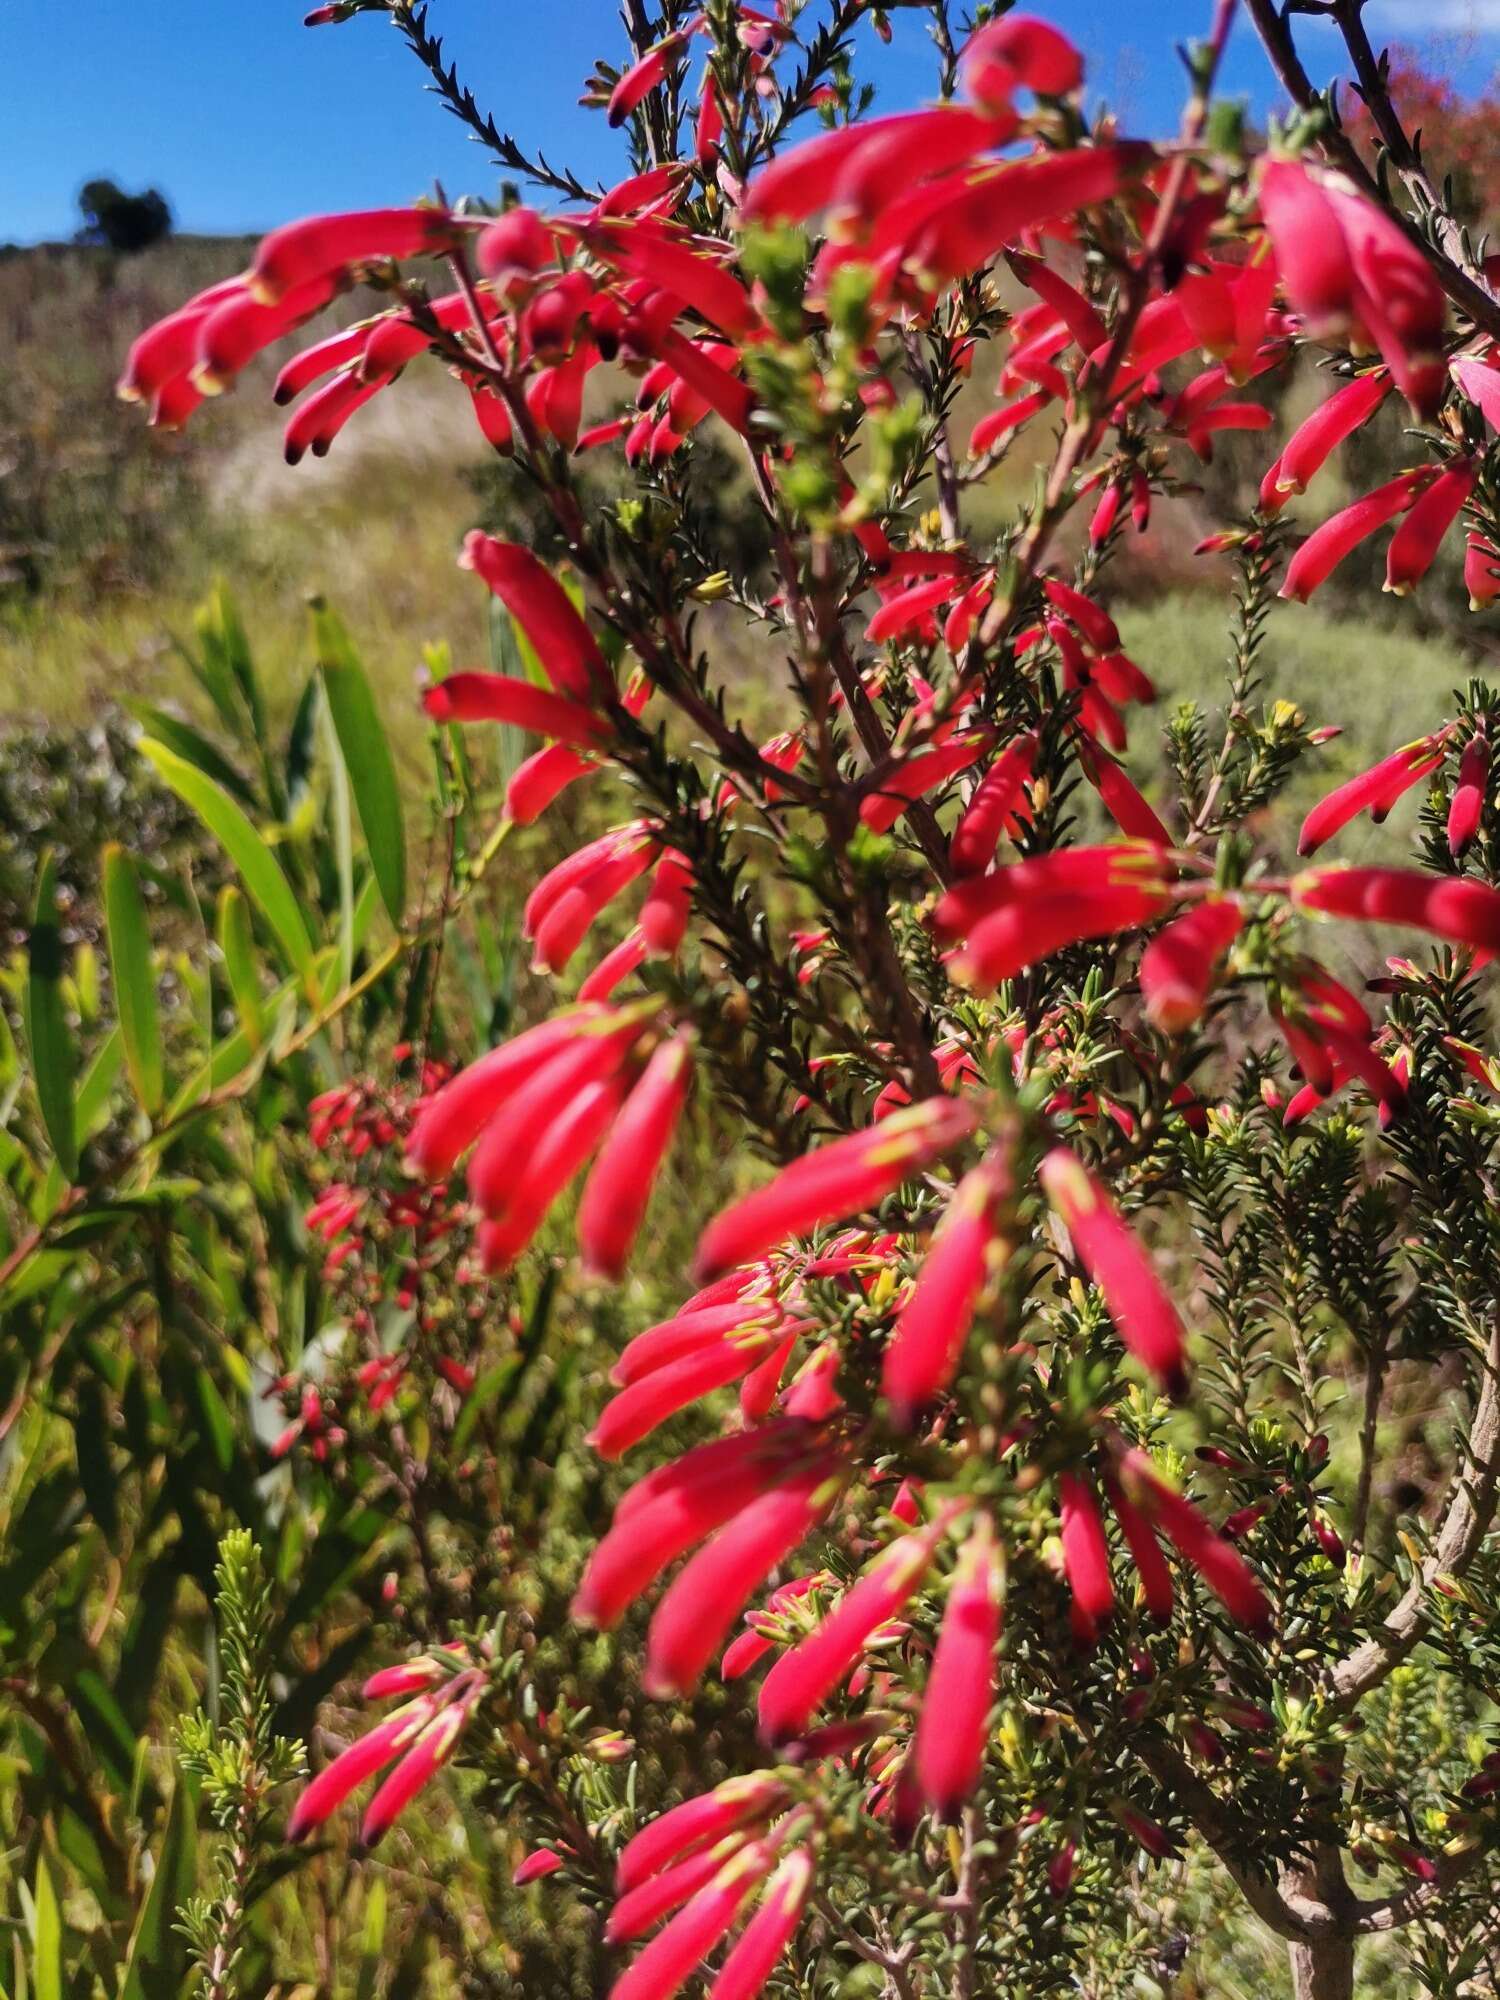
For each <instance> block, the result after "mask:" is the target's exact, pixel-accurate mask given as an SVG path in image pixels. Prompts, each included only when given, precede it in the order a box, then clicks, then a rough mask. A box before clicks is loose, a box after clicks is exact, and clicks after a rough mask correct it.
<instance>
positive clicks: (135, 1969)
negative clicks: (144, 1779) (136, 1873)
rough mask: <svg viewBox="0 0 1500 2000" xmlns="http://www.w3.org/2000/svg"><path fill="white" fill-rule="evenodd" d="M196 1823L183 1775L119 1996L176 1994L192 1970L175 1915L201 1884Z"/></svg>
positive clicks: (143, 1998)
mask: <svg viewBox="0 0 1500 2000" xmlns="http://www.w3.org/2000/svg"><path fill="white" fill-rule="evenodd" d="M196 1862H197V1827H196V1825H195V1823H194V1818H193V1799H192V1794H191V1793H190V1792H189V1790H188V1788H187V1786H186V1785H185V1784H184V1783H183V1781H182V1779H181V1777H179V1778H178V1780H177V1783H176V1785H175V1786H174V1787H173V1789H172V1804H171V1808H170V1810H169V1811H168V1813H167V1825H166V1831H165V1832H164V1833H163V1834H162V1840H161V1852H160V1853H159V1854H158V1855H157V1857H156V1872H155V1873H154V1874H153V1875H152V1877H151V1890H150V1893H149V1895H148V1896H147V1897H146V1901H145V1904H144V1905H143V1907H142V1909H141V1914H140V1919H139V1921H138V1922H137V1924H136V1927H135V1936H134V1937H133V1938H132V1939H131V1940H130V1956H129V1958H128V1959H127V1961H126V1965H125V1983H124V1985H123V1986H122V1987H121V1988H120V2000H154V1996H155V1995H157V1994H166V1993H175V1992H176V1991H177V1990H178V1987H179V1986H180V1985H181V1983H182V1979H183V1975H184V1973H185V1972H186V1970H187V1946H186V1943H185V1941H184V1939H183V1937H182V1935H181V1933H180V1932H179V1931H178V1930H177V1927H176V1924H175V1922H174V1919H175V1918H176V1916H177V1913H178V1911H179V1910H180V1909H181V1908H182V1907H183V1906H184V1904H186V1903H187V1901H188V1900H189V1898H190V1897H191V1896H192V1893H193V1890H194V1887H195V1886H196V1877H197V1867H196Z"/></svg>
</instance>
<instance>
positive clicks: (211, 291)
mask: <svg viewBox="0 0 1500 2000" xmlns="http://www.w3.org/2000/svg"><path fill="white" fill-rule="evenodd" d="M245 296H246V293H245V281H244V279H243V278H226V279H225V280H224V281H223V282H222V283H221V284H217V285H210V286H209V287H208V289H207V290H206V291H202V292H199V293H197V294H196V295H195V296H194V297H193V298H190V299H189V300H188V301H187V303H186V304H185V305H181V306H179V307H178V308H177V310H176V311H175V312H171V313H168V314H167V316H166V317H165V319H159V320H157V321H156V322H155V324H154V325H152V326H148V327H147V328H146V331H145V332H144V333H140V334H137V335H136V337H135V339H134V340H133V341H132V342H131V344H130V351H129V353H128V354H127V355H126V357H125V367H124V370H123V371H122V373H121V375H120V379H119V381H118V383H117V384H116V385H115V394H116V395H117V396H118V397H119V398H120V400H121V402H122V403H149V402H152V401H153V400H154V399H155V398H156V397H157V396H159V395H160V394H161V393H162V391H163V390H164V389H165V388H166V387H167V386H168V385H169V384H170V383H172V382H174V381H177V380H179V379H184V378H186V377H187V375H188V374H189V373H190V371H191V369H192V366H193V362H194V360H195V358H196V356H197V352H198V331H199V328H200V327H201V326H202V325H203V323H204V321H205V320H206V319H207V318H208V317H209V316H210V314H211V313H212V312H213V310H214V308H215V307H216V306H219V305H222V304H223V303H224V302H225V301H226V300H229V299H240V298H244V297H245ZM362 338H363V337H362V336H361V339H362ZM357 345H358V343H356V346H357Z"/></svg>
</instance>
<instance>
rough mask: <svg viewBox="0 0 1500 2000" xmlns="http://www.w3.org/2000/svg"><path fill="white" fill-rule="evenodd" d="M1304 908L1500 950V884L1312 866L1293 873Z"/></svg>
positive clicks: (1294, 891) (1294, 887)
mask: <svg viewBox="0 0 1500 2000" xmlns="http://www.w3.org/2000/svg"><path fill="white" fill-rule="evenodd" d="M1291 886H1292V901H1293V903H1294V904H1295V905H1296V906H1297V908H1298V909H1301V910H1317V911H1320V912H1322V914H1323V915H1325V916H1330V917H1351V918H1353V919H1355V920H1356V921H1359V922H1365V923H1386V924H1411V925H1413V926H1414V927H1415V928H1416V929H1418V930H1424V931H1431V932H1432V933H1433V935H1434V936H1435V937H1440V938H1446V939H1447V940H1448V942H1449V943H1450V944H1465V945H1470V946H1472V947H1473V948H1474V949H1475V950H1476V951H1486V952H1496V951H1500V890H1495V889H1492V888H1490V887H1489V885H1488V884H1487V883H1484V882H1472V881H1467V880H1455V879H1453V878H1452V877H1446V876H1435V875H1423V874H1420V873H1419V872H1418V871H1417V870H1416V869H1414V868H1309V869H1307V870H1306V871H1305V872H1304V873H1303V874H1301V875H1297V876H1294V877H1293V879H1292V885H1291Z"/></svg>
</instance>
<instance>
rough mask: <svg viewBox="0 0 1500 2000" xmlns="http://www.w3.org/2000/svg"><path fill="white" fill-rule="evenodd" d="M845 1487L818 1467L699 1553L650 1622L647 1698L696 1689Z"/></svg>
mask: <svg viewBox="0 0 1500 2000" xmlns="http://www.w3.org/2000/svg"><path fill="white" fill-rule="evenodd" d="M839 1486H840V1482H839V1481H838V1479H837V1478H830V1477H829V1476H828V1474H827V1471H826V1470H825V1469H824V1468H823V1467H822V1466H819V1465H817V1464H814V1465H813V1466H812V1467H810V1468H809V1469H808V1470H807V1471H806V1472H804V1473H802V1474H801V1475H800V1476H799V1477H797V1478H794V1479H789V1480H787V1481H786V1482H785V1483H784V1484H782V1485H781V1486H779V1487H776V1488H775V1489H774V1490H773V1491H771V1492H769V1493H766V1494H763V1495H762V1496H761V1497H760V1498H759V1499H757V1500H754V1501H752V1502H751V1503H750V1504H749V1506H747V1507H746V1508H744V1509H743V1511H742V1512H741V1513H739V1514H738V1515H737V1516H736V1517H735V1519H734V1520H732V1521H731V1522H730V1523H729V1524H728V1525H727V1526H726V1527H724V1528H722V1529H720V1531H719V1532H718V1534H717V1535H715V1536H714V1538H713V1540H712V1541H710V1542H708V1543H707V1544H706V1545H705V1546H704V1547H703V1548H701V1549H700V1550H699V1551H698V1553H697V1554H696V1555H695V1556H694V1557H693V1558H692V1560H691V1561H690V1562H689V1563H688V1564H687V1565H686V1567H685V1568H684V1569H683V1570H682V1572H681V1574H680V1575H679V1576H678V1577H677V1578H676V1579H675V1581H674V1582H673V1584H672V1586H671V1588H670V1589H669V1590H668V1592H667V1594H666V1596H665V1597H664V1598H663V1599H662V1601H661V1604H660V1605H659V1606H658V1608H657V1611H656V1614H655V1616H654V1617H653V1618H652V1620H651V1630H650V1634H649V1636H648V1638H647V1643H646V1668H645V1673H644V1676H643V1679H642V1685H643V1686H644V1688H645V1691H646V1692H647V1694H650V1695H657V1696H662V1695H674V1694H675V1695H684V1694H688V1693H690V1692H691V1691H692V1689H693V1688H694V1687H696V1686H697V1684H698V1681H699V1678H700V1677H701V1675H702V1673H703V1670H704V1668H705V1667H706V1666H707V1665H708V1663H709V1661H710V1660H711V1659H712V1658H713V1656H714V1654H715V1653H716V1652H718V1650H719V1649H720V1647H721V1646H722V1645H723V1643H724V1639H725V1636H726V1634H727V1633H728V1631H729V1628H730V1626H731V1625H732V1624H733V1623H734V1621H735V1619H736V1618H738V1616H739V1615H740V1613H741V1611H743V1609H744V1607H745V1605H746V1603H747V1602H748V1601H749V1599H750V1597H751V1596H752V1594H753V1593H754V1592H755V1591H756V1590H758V1589H759V1588H760V1586H761V1585H762V1584H763V1583H764V1582H765V1580H766V1578H767V1577H768V1576H769V1575H770V1573H771V1571H772V1570H773V1569H775V1568H776V1566H777V1565H778V1564H779V1563H781V1562H783V1561H785V1559H786V1558H787V1557H788V1556H789V1555H791V1553H792V1551H793V1550H794V1549H796V1548H797V1547H798V1546H799V1545H800V1544H801V1543H802V1542H803V1541H804V1540H805V1538H806V1537H807V1535H808V1534H809V1533H810V1532H811V1530H812V1529H813V1527H814V1526H815V1525H816V1524H817V1522H818V1521H819V1520H820V1519H822V1518H823V1516H825V1515H826V1514H827V1512H828V1511H829V1509H830V1508H831V1507H832V1505H833V1503H834V1501H835V1500H836V1499H837V1497H838V1493H839Z"/></svg>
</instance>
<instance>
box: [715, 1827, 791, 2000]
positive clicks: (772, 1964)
mask: <svg viewBox="0 0 1500 2000" xmlns="http://www.w3.org/2000/svg"><path fill="white" fill-rule="evenodd" d="M812 1880H813V1857H812V1855H811V1853H810V1852H809V1850H808V1849H807V1848H805V1847H798V1848H794V1849H793V1851H792V1852H791V1853H790V1854H789V1855H787V1857H786V1859H785V1860H784V1861H783V1862H782V1863H781V1865H780V1867H779V1868H778V1869H777V1870H776V1873H775V1874H774V1875H773V1876H772V1877H771V1879H770V1881H769V1882H768V1883H767V1884H766V1887H765V1890H764V1893H763V1894H762V1897H761V1902H760V1908H759V1909H758V1910H757V1911H756V1913H755V1915H754V1916H753V1917H752V1918H751V1919H750V1921H749V1923H748V1924H746V1926H745V1928H744V1930H743V1931H742V1932H741V1933H740V1936H739V1938H738V1939H737V1940H736V1942H735V1946H734V1949H733V1950H732V1951H731V1952H730V1953H729V1955H728V1957H727V1958H726V1959H725V1960H724V1964H723V1967H722V1969H721V1970H720V1973H719V1976H718V1978H717V1979H716V1980H715V1981H714V1983H713V1985H712V1987H711V1988H710V1989H709V2000H756V1996H757V1995H758V1994H759V1993H761V1992H762V1990H763V1989H764V1987H765V1984H766V1981H767V1980H768V1979H769V1978H770V1977H771V1974H772V1973H773V1972H774V1971H775V1969H776V1965H777V1961H778V1960H779V1959H780V1957H781V1955H782V1953H783V1952H784V1951H785V1950H786V1948H787V1946H788V1945H789V1944H790V1943H791V1941H792V1937H793V1935H794V1934H795V1932H796V1929H797V1926H798V1924H800V1923H801V1921H802V1910H803V1906H804V1905H805V1903H806V1902H807V1898H808V1893H809V1891H810V1890H811V1888H812Z"/></svg>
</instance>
